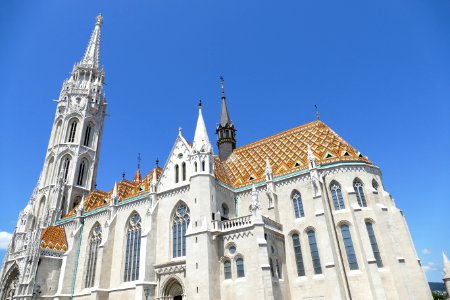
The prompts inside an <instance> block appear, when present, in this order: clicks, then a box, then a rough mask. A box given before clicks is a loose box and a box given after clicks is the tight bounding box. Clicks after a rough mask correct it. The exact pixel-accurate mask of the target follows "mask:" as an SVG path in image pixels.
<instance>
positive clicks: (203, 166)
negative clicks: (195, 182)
mask: <svg viewBox="0 0 450 300" xmlns="http://www.w3.org/2000/svg"><path fill="white" fill-rule="evenodd" d="M202 172H205V161H204V160H203V161H202Z"/></svg>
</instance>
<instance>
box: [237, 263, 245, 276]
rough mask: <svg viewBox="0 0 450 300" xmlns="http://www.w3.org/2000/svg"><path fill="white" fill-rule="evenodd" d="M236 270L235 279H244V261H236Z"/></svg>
mask: <svg viewBox="0 0 450 300" xmlns="http://www.w3.org/2000/svg"><path fill="white" fill-rule="evenodd" d="M236 270H237V277H238V278H239V277H245V269H244V259H243V258H238V259H236Z"/></svg>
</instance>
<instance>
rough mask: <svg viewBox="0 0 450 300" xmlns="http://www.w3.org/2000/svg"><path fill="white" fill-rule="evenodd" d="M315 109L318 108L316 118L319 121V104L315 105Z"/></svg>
mask: <svg viewBox="0 0 450 300" xmlns="http://www.w3.org/2000/svg"><path fill="white" fill-rule="evenodd" d="M314 107H315V108H316V118H317V120H320V113H319V108H318V107H317V104H314Z"/></svg>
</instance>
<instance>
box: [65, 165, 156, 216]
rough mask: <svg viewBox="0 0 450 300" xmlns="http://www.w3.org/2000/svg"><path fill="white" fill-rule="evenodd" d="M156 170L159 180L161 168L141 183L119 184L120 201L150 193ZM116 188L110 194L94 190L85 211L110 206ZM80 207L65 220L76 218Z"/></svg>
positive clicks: (125, 182)
mask: <svg viewBox="0 0 450 300" xmlns="http://www.w3.org/2000/svg"><path fill="white" fill-rule="evenodd" d="M154 170H156V178H157V179H158V178H159V177H160V176H161V174H162V169H161V168H160V167H156V168H154V169H152V170H151V171H150V172H149V173H148V174H147V176H145V177H144V179H141V180H140V181H129V180H126V179H124V180H122V181H120V182H118V183H117V194H118V196H119V201H123V200H125V199H128V198H131V197H133V196H136V195H139V194H141V193H144V192H148V191H149V190H150V184H151V181H152V177H153V171H154ZM113 190H114V188H112V189H110V190H109V192H103V191H100V190H94V191H93V192H91V193H89V194H88V195H87V196H86V197H85V199H84V211H85V212H88V211H92V210H94V209H97V208H100V207H103V206H106V205H108V204H109V200H110V198H111V195H112V193H113ZM77 209H78V205H77V206H76V207H74V208H72V209H71V210H70V211H69V212H68V213H67V214H66V215H65V216H64V218H63V219H65V218H69V217H72V216H75V215H76V213H77Z"/></svg>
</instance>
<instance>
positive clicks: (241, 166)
mask: <svg viewBox="0 0 450 300" xmlns="http://www.w3.org/2000/svg"><path fill="white" fill-rule="evenodd" d="M308 145H309V146H311V150H312V152H313V154H314V156H315V157H316V163H317V164H319V165H324V164H329V163H334V162H339V161H362V162H366V163H369V164H372V162H371V161H369V160H368V159H367V157H365V156H362V155H361V154H360V153H359V152H358V150H356V149H355V148H353V147H352V146H350V145H349V144H348V143H347V142H346V141H345V140H344V139H342V138H341V137H340V136H339V135H337V134H336V133H335V132H334V131H333V130H331V129H330V128H329V127H328V126H327V125H326V124H324V123H323V122H321V121H314V122H311V123H307V124H305V125H301V126H298V127H295V128H292V129H289V130H287V131H283V132H281V133H278V134H276V135H273V136H270V137H267V138H265V139H262V140H259V141H256V142H254V143H251V144H248V145H246V146H243V147H240V148H236V149H235V150H234V151H233V153H232V154H231V155H230V157H228V159H227V160H226V161H223V162H220V161H219V160H218V159H215V167H216V168H215V176H216V178H217V179H218V180H220V181H222V182H223V183H225V184H227V185H230V186H232V187H235V188H239V187H243V186H246V185H249V184H252V183H255V182H259V181H262V180H265V168H266V158H269V161H270V164H271V166H272V171H273V174H274V176H280V175H284V174H289V173H292V172H295V171H299V170H303V169H307V168H308Z"/></svg>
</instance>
